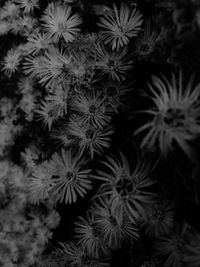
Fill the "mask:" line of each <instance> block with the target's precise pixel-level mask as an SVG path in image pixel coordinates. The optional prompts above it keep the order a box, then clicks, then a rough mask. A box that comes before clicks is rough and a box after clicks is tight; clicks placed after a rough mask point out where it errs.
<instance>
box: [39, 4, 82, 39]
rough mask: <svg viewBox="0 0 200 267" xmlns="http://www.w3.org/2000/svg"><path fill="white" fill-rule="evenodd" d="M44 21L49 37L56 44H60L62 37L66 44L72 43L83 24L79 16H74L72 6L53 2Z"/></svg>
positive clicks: (43, 18)
mask: <svg viewBox="0 0 200 267" xmlns="http://www.w3.org/2000/svg"><path fill="white" fill-rule="evenodd" d="M42 21H43V22H44V24H43V26H44V28H45V30H46V32H47V35H48V36H49V38H50V39H51V40H52V42H54V43H58V42H59V40H60V38H61V37H62V38H64V40H65V42H72V41H73V40H74V39H75V36H76V34H77V33H78V32H79V31H80V29H79V26H80V24H81V23H82V19H81V18H80V17H79V15H78V14H72V10H71V7H70V6H67V5H57V4H55V3H53V2H52V3H50V4H49V5H48V6H47V8H46V10H45V12H44V15H43V17H42Z"/></svg>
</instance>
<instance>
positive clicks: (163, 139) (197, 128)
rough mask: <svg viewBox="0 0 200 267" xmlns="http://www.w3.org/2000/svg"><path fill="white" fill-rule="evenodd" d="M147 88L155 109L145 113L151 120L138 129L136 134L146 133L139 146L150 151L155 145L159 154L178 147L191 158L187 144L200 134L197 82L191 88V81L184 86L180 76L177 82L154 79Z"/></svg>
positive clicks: (164, 78) (199, 106)
mask: <svg viewBox="0 0 200 267" xmlns="http://www.w3.org/2000/svg"><path fill="white" fill-rule="evenodd" d="M152 81H153V85H149V88H150V92H151V93H152V95H153V96H151V95H149V98H150V99H151V100H152V101H153V103H154V105H155V108H154V109H153V110H147V111H144V112H145V113H148V114H150V115H151V116H152V119H151V121H149V122H147V123H146V124H144V125H143V126H141V127H140V128H139V129H138V130H137V131H136V133H135V134H138V133H140V132H143V131H144V130H148V133H147V134H146V136H145V137H144V139H143V141H142V144H141V147H143V148H144V147H147V148H148V149H152V148H153V147H154V146H156V144H157V143H158V146H159V148H160V151H161V153H162V154H163V155H166V154H167V153H168V152H169V151H170V150H172V148H173V145H174V143H176V144H178V145H179V146H180V147H181V148H182V150H183V151H184V152H185V153H186V154H187V155H188V156H191V155H192V148H191V146H190V144H189V141H192V140H194V139H195V138H197V137H198V136H199V135H200V122H199V119H200V112H199V111H200V104H199V98H200V83H198V84H197V85H196V86H194V85H193V78H191V79H190V81H189V82H188V84H187V86H186V87H185V86H184V84H183V78H182V73H181V72H179V76H178V79H177V78H176V76H175V74H172V79H171V81H170V80H168V79H167V78H166V77H165V76H162V77H161V78H158V77H153V79H152Z"/></svg>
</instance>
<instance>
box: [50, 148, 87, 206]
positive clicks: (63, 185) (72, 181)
mask: <svg viewBox="0 0 200 267" xmlns="http://www.w3.org/2000/svg"><path fill="white" fill-rule="evenodd" d="M85 164H86V161H85V160H84V159H81V158H80V157H79V156H78V155H77V156H76V157H75V156H73V155H72V152H71V151H70V150H66V151H65V150H62V151H61V154H59V153H55V154H54V155H53V156H52V159H51V165H52V166H53V168H55V169H56V173H55V176H56V178H55V186H54V188H53V192H52V194H53V195H55V196H56V198H57V200H58V201H59V202H65V204H67V203H69V204H71V203H74V202H76V200H77V196H78V195H80V196H81V197H84V195H85V194H86V193H87V190H90V189H91V188H92V186H91V181H90V179H89V173H90V171H91V170H90V169H86V168H84V166H85Z"/></svg>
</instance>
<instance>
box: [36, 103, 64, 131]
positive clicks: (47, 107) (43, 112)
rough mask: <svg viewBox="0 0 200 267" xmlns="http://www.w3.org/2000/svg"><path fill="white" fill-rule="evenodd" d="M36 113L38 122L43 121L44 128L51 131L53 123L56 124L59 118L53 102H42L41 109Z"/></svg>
mask: <svg viewBox="0 0 200 267" xmlns="http://www.w3.org/2000/svg"><path fill="white" fill-rule="evenodd" d="M35 113H36V116H37V120H38V121H42V122H43V125H44V127H47V128H48V130H49V131H50V130H51V128H52V124H53V122H55V121H56V120H57V119H58V117H59V114H58V113H57V110H56V109H55V106H53V105H52V103H51V102H49V101H44V100H42V101H41V104H40V106H39V108H37V109H36V110H35Z"/></svg>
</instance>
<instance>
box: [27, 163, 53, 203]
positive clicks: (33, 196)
mask: <svg viewBox="0 0 200 267" xmlns="http://www.w3.org/2000/svg"><path fill="white" fill-rule="evenodd" d="M53 174H54V169H53V168H52V167H51V165H50V164H49V163H48V162H43V163H41V164H39V165H37V166H35V167H34V168H33V173H32V174H31V177H29V181H28V182H27V187H28V190H29V193H30V194H29V197H30V201H31V202H32V203H35V204H37V203H39V202H40V201H42V200H43V199H46V198H48V196H49V193H50V191H51V190H52V188H53V186H54V182H53V179H52V176H53Z"/></svg>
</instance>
